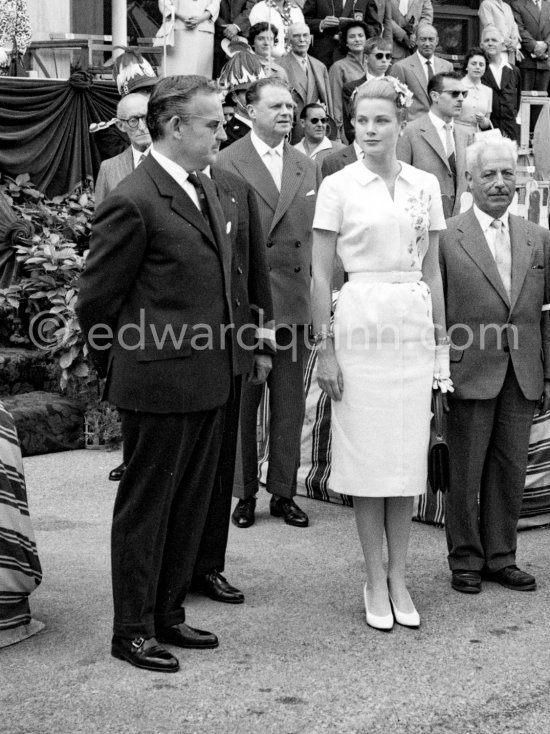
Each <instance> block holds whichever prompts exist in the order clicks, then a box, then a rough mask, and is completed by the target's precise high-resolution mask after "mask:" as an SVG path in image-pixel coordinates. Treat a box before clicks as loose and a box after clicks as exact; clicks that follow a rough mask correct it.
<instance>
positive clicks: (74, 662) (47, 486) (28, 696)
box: [0, 451, 550, 734]
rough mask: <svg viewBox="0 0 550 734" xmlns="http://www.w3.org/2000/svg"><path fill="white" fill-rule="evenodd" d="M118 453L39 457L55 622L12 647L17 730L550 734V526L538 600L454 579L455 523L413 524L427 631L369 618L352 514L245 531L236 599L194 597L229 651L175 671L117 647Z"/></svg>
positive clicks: (49, 609)
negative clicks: (462, 586)
mask: <svg viewBox="0 0 550 734" xmlns="http://www.w3.org/2000/svg"><path fill="white" fill-rule="evenodd" d="M119 460H120V454H119V453H112V454H108V453H104V452H95V451H78V452H70V453H65V454H52V455H49V456H39V457H34V458H31V459H27V460H26V461H25V467H26V472H27V484H28V491H29V500H30V506H31V514H32V517H33V521H34V525H35V529H36V534H37V541H38V548H39V552H40V557H41V561H42V565H43V570H44V580H43V583H42V586H41V587H40V588H39V589H38V590H37V591H36V593H35V594H34V596H33V600H32V607H33V613H34V615H35V617H36V618H38V619H40V620H42V621H44V622H45V623H46V625H47V627H46V630H45V631H44V632H42V633H40V634H39V635H38V636H36V637H34V638H32V639H30V640H27V641H25V642H22V643H20V644H19V645H15V646H13V647H10V648H5V649H3V650H1V651H0V732H1V733H2V734H50V733H51V734H59V733H62V734H65V732H67V733H70V734H77V733H80V732H85V733H86V734H95V733H96V732H98V733H100V734H104V733H105V734H107V733H109V734H110V733H111V732H112V733H113V734H157V732H158V733H159V734H161V733H163V732H176V733H177V734H191V732H199V733H200V734H203V733H205V734H210V733H211V732H212V733H216V734H222V733H225V732H228V733H231V734H233V733H237V734H241V732H242V733H243V734H247V733H248V732H250V733H254V734H263V733H264V732H265V733H266V734H270V733H271V732H274V733H275V732H276V733H277V734H279V733H280V734H291V733H292V734H294V733H296V734H298V733H300V734H302V733H304V734H313V733H314V732H336V733H338V734H340V733H342V734H344V733H346V734H347V733H348V732H349V733H351V732H353V733H356V734H363V733H364V734H386V733H388V734H389V733H391V734H408V733H409V732H410V733H411V734H412V733H413V732H414V734H419V733H420V734H423V733H424V732H430V733H434V734H447V733H449V734H451V733H452V734H467V733H469V732H475V733H476V734H508V733H511V732H514V734H516V733H518V732H519V733H520V734H524V733H525V734H531V733H533V734H535V732H536V733H537V734H539V733H540V734H544V733H545V732H548V731H550V696H549V681H550V664H549V651H550V644H549V643H550V625H549V622H550V605H549V603H548V602H549V599H550V543H549V541H550V531H549V530H531V531H528V532H525V533H522V534H521V535H520V541H519V545H520V559H521V563H522V565H523V566H524V567H525V568H526V569H528V570H530V571H532V572H533V573H535V574H536V575H537V578H538V581H539V590H538V591H537V592H536V593H534V594H533V593H523V594H522V593H517V592H512V591H506V590H505V589H502V588H501V587H499V586H496V585H494V584H486V586H485V588H484V590H483V593H482V594H481V595H480V596H478V597H468V596H465V595H461V594H457V593H456V592H453V591H452V590H451V588H450V585H449V581H448V572H447V568H446V561H445V539H444V534H443V532H442V531H441V530H438V529H436V528H431V527H427V526H422V525H418V524H416V523H415V524H414V525H413V534H412V542H411V549H410V574H409V575H410V586H411V590H412V593H413V597H414V599H415V601H416V603H417V606H418V609H419V611H420V613H421V615H422V626H421V628H420V629H419V630H417V631H412V630H406V629H403V628H395V629H394V631H393V632H392V633H391V634H384V633H381V632H376V631H374V630H371V629H370V628H368V627H367V626H366V624H365V619H364V610H363V605H362V580H363V570H362V559H361V553H360V549H359V545H358V541H357V538H356V534H355V526H354V518H353V512H352V511H351V510H350V509H348V508H343V507H339V506H335V505H327V504H324V503H321V502H314V501H308V500H305V499H304V500H301V504H302V505H303V507H304V508H305V509H306V510H307V511H308V513H309V515H310V518H311V527H310V528H308V529H305V530H302V529H295V528H289V527H287V526H286V525H284V524H283V523H282V521H280V520H275V519H273V518H271V517H269V514H268V507H267V500H266V495H265V492H264V493H263V494H262V495H261V501H260V502H259V517H258V521H257V523H256V525H255V526H254V527H252V528H250V529H248V530H237V529H235V528H232V531H231V536H230V546H229V556H228V565H227V576H228V578H229V580H230V581H232V582H233V583H235V584H236V585H238V586H239V587H240V588H242V589H243V590H244V591H245V593H246V603H245V604H244V605H242V606H230V605H224V604H219V603H216V602H212V601H210V600H208V599H204V598H202V597H199V596H191V597H190V598H189V604H188V607H187V609H188V621H189V622H190V624H192V625H195V626H198V627H202V628H204V629H208V630H211V631H214V632H216V633H217V634H218V635H219V637H220V641H221V644H220V647H219V648H218V649H217V650H210V651H187V652H183V651H181V652H180V653H178V654H179V657H180V662H181V664H182V669H181V671H180V672H179V673H176V674H174V675H166V674H156V673H149V672H143V671H139V670H137V669H135V668H132V667H131V666H129V665H128V664H126V663H123V662H120V661H117V660H115V659H113V658H111V657H110V655H109V639H110V624H111V614H112V610H111V596H110V580H109V555H108V544H109V524H110V514H111V508H112V502H113V498H114V490H115V487H116V485H114V484H113V483H112V482H109V481H107V472H108V469H109V468H111V467H113V466H115V465H116V464H117V463H118V462H119Z"/></svg>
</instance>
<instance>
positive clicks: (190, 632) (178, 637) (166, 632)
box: [157, 622, 220, 649]
mask: <svg viewBox="0 0 550 734" xmlns="http://www.w3.org/2000/svg"><path fill="white" fill-rule="evenodd" d="M157 639H158V641H159V642H166V643H167V644H168V645H175V646H176V647H191V648H197V649H207V648H212V647H218V645H219V644H220V643H219V642H218V638H217V637H216V635H214V634H212V632H205V631H204V630H197V629H194V628H193V627H190V626H189V625H188V624H185V622H181V623H180V624H175V625H174V626H173V627H164V628H162V629H158V630H157Z"/></svg>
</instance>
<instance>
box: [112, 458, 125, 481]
mask: <svg viewBox="0 0 550 734" xmlns="http://www.w3.org/2000/svg"><path fill="white" fill-rule="evenodd" d="M125 470H126V464H125V463H124V462H122V464H119V465H118V466H115V468H114V469H111V471H110V472H109V479H110V480H111V482H120V480H121V479H122V475H123V474H124V472H125Z"/></svg>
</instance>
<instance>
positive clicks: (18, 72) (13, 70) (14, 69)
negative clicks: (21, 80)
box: [8, 36, 29, 76]
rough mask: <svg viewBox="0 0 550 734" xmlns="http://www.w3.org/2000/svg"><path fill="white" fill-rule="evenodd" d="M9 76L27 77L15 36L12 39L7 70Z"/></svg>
mask: <svg viewBox="0 0 550 734" xmlns="http://www.w3.org/2000/svg"><path fill="white" fill-rule="evenodd" d="M8 75H9V76H29V73H28V71H27V70H26V69H25V64H24V63H23V55H22V54H21V53H20V51H19V48H18V47H17V41H16V39H15V36H14V37H13V50H12V52H11V59H10V66H9V69H8Z"/></svg>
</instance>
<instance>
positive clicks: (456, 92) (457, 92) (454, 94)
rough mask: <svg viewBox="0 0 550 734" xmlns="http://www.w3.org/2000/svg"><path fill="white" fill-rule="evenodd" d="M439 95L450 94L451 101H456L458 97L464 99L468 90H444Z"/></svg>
mask: <svg viewBox="0 0 550 734" xmlns="http://www.w3.org/2000/svg"><path fill="white" fill-rule="evenodd" d="M440 94H450V95H451V97H452V98H453V99H458V98H459V97H460V95H462V97H463V98H464V99H466V97H467V96H468V90H467V89H464V90H462V89H444V90H443V91H442V92H440Z"/></svg>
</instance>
